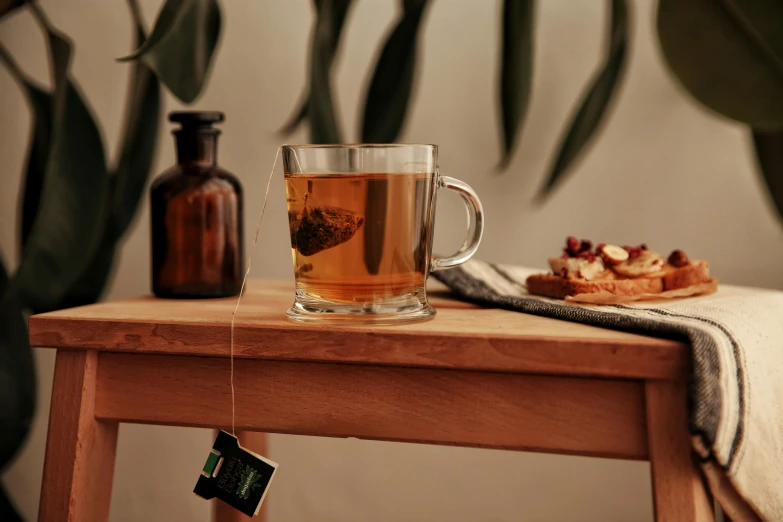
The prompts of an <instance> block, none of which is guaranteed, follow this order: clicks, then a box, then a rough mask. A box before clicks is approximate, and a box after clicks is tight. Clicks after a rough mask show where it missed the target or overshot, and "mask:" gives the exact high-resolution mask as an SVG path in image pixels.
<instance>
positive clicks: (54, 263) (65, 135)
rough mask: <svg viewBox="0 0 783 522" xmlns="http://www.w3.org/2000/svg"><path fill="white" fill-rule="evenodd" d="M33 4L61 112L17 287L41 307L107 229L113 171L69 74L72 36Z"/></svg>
mask: <svg viewBox="0 0 783 522" xmlns="http://www.w3.org/2000/svg"><path fill="white" fill-rule="evenodd" d="M31 5H32V6H33V12H34V13H35V15H36V17H37V19H38V21H39V23H40V25H41V26H42V28H43V29H44V30H45V31H46V35H47V41H48V43H49V51H50V57H51V62H52V76H53V84H54V88H55V94H54V97H53V100H54V111H53V114H54V119H53V122H52V136H51V149H50V152H49V161H48V162H47V166H46V172H45V175H44V182H43V189H42V192H41V201H40V205H39V210H38V213H37V215H36V218H35V221H34V223H33V226H32V230H31V232H30V235H29V237H28V240H27V248H26V249H25V252H24V254H23V257H22V262H21V264H20V266H19V269H18V271H17V273H16V274H15V276H14V278H13V280H12V286H14V287H15V289H16V290H18V292H19V297H20V299H21V301H22V303H23V304H24V305H26V306H29V307H30V308H32V309H33V310H34V311H36V312H37V311H44V310H51V309H53V308H54V307H55V306H56V305H57V303H58V302H60V301H61V300H62V298H63V296H64V295H65V293H66V292H67V290H68V288H69V287H70V285H71V284H72V283H73V282H74V281H75V280H76V278H77V277H78V276H79V275H80V274H81V272H82V270H83V269H84V268H85V266H87V263H88V262H89V261H90V260H91V258H92V255H93V253H94V252H95V249H96V248H97V246H98V244H99V241H100V238H101V235H102V233H103V229H104V224H105V220H104V219H103V218H104V216H105V209H106V206H107V202H108V181H109V177H108V173H107V171H106V162H105V156H104V149H103V142H102V139H101V133H100V130H99V128H98V126H97V124H96V123H95V120H94V119H93V117H92V114H91V113H90V110H89V109H88V108H87V106H86V105H85V103H84V101H83V98H82V96H81V93H80V92H79V90H78V88H77V87H76V85H74V83H73V82H72V81H71V80H70V79H69V77H68V70H69V63H70V58H71V48H72V47H71V43H70V41H69V40H68V39H67V37H65V36H64V35H63V34H61V33H60V32H59V31H57V30H56V29H54V28H53V27H52V26H51V24H49V22H48V20H47V19H46V18H45V16H44V14H43V13H42V12H41V11H40V8H39V7H38V6H37V5H36V4H35V3H33V4H31Z"/></svg>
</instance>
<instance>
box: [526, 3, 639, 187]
mask: <svg viewBox="0 0 783 522" xmlns="http://www.w3.org/2000/svg"><path fill="white" fill-rule="evenodd" d="M611 5H612V12H611V22H610V23H609V42H608V43H609V45H608V46H607V48H606V51H607V53H606V58H605V59H604V63H603V66H602V67H601V69H600V70H599V71H598V73H597V74H596V76H595V77H594V78H593V79H592V81H591V85H590V88H589V89H588V90H587V94H586V95H585V97H584V99H582V101H581V103H580V104H579V109H578V110H577V111H576V113H575V115H574V116H573V118H572V119H571V122H570V124H569V126H568V130H567V131H566V133H565V135H564V137H563V138H562V141H561V143H560V147H559V149H558V152H557V156H556V159H555V163H554V166H553V167H552V170H551V171H550V173H549V176H548V177H547V180H546V183H545V184H544V187H543V188H542V190H541V193H540V194H539V195H538V199H539V201H541V200H543V199H544V198H545V197H546V196H548V195H549V194H550V193H551V192H552V189H553V188H554V187H555V186H556V185H557V184H558V183H559V182H560V181H561V180H562V178H563V177H564V175H565V174H566V173H567V172H568V169H569V167H571V165H572V164H573V162H574V160H575V159H576V158H577V156H578V155H579V154H580V153H581V152H582V151H583V150H584V149H585V147H587V146H588V144H589V143H590V140H591V139H592V138H593V136H594V135H595V133H596V131H597V130H598V127H599V124H600V123H601V121H602V120H603V117H604V115H605V114H606V112H607V109H608V108H609V103H610V102H611V100H612V96H613V95H614V93H615V90H616V88H617V85H618V83H619V82H620V79H621V78H622V76H623V73H624V72H625V55H626V50H627V42H628V31H629V28H628V5H627V3H626V0H611Z"/></svg>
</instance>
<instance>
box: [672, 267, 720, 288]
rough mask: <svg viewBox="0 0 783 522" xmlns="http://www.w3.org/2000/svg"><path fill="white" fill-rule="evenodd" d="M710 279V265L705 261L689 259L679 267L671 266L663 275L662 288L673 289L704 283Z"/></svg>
mask: <svg viewBox="0 0 783 522" xmlns="http://www.w3.org/2000/svg"><path fill="white" fill-rule="evenodd" d="M709 279H710V265H709V264H708V263H707V262H706V261H691V263H690V264H688V265H685V266H683V267H680V268H676V267H671V268H669V269H668V270H666V275H664V276H663V289H664V290H675V289H677V288H685V287H688V286H693V285H697V284H699V283H704V282H706V281H709Z"/></svg>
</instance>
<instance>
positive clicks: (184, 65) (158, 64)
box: [120, 0, 221, 103]
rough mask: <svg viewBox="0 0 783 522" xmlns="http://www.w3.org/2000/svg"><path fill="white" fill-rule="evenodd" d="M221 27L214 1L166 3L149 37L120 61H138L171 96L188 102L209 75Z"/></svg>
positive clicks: (198, 91)
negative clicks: (146, 67) (153, 74)
mask: <svg viewBox="0 0 783 522" xmlns="http://www.w3.org/2000/svg"><path fill="white" fill-rule="evenodd" d="M220 26H221V14H220V4H219V3H218V2H217V0H166V2H165V3H164V4H163V7H161V10H160V12H159V13H158V18H157V19H156V20H155V26H154V27H153V29H152V34H150V36H149V38H147V39H146V40H145V41H144V43H143V44H142V45H141V47H139V48H138V49H137V50H136V51H135V52H133V53H131V54H130V55H128V56H125V57H124V58H120V61H127V60H141V61H142V62H144V63H145V64H146V65H147V66H148V67H149V68H150V69H152V70H153V71H154V72H155V74H156V75H157V77H158V78H159V79H160V81H161V82H162V83H163V84H164V85H165V86H166V87H167V88H168V89H169V90H170V91H171V93H172V94H174V96H176V97H177V98H179V99H180V100H181V101H183V102H185V103H191V102H193V101H194V100H195V99H196V98H197V97H198V96H199V95H200V94H201V92H202V90H203V89H204V85H205V83H206V81H207V77H208V76H209V71H210V66H211V65H212V57H213V55H214V53H215V48H216V47H217V44H218V40H219V38H220Z"/></svg>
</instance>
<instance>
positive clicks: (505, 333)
mask: <svg viewBox="0 0 783 522" xmlns="http://www.w3.org/2000/svg"><path fill="white" fill-rule="evenodd" d="M292 299H293V288H291V287H290V286H289V285H287V284H285V283H279V282H267V281H252V282H251V287H250V290H249V291H248V293H247V295H246V296H245V297H244V298H243V300H242V306H241V307H240V310H239V313H238V314H237V321H236V330H235V356H236V357H238V358H253V359H267V360H298V361H307V362H343V363H352V364H371V365H391V366H413V367H420V368H453V369H464V370H482V371H499V372H521V373H537V374H550V375H580V376H598V377H621V378H639V379H678V380H684V379H685V377H686V375H687V370H688V348H687V346H686V345H684V344H682V343H679V342H675V341H669V340H663V339H652V338H648V337H643V336H639V335H634V334H630V333H624V332H618V331H611V330H604V329H601V328H596V327H592V326H587V325H581V324H577V323H570V322H565V321H558V320H555V319H550V318H545V317H537V316H533V315H528V314H520V313H516V312H510V311H505V310H499V309H492V308H477V307H474V306H473V305H466V304H465V303H460V302H457V301H450V300H448V299H444V298H435V299H433V303H434V304H435V306H436V307H437V308H438V310H439V311H438V314H437V316H436V317H435V318H434V319H433V320H431V321H426V322H422V323H415V324H408V325H397V326H350V325H345V326H342V325H337V326H335V325H329V326H322V325H304V324H300V323H295V322H293V321H290V320H288V319H287V318H286V317H285V310H286V309H287V308H288V306H290V304H291V302H292ZM234 304H235V301H234V299H214V300H195V301H189V300H165V299H155V298H152V297H145V298H137V299H130V300H125V301H116V302H110V303H98V304H95V305H89V306H84V307H79V308H73V309H69V310H61V311H57V312H51V313H48V314H42V315H36V316H33V317H31V318H30V341H31V343H32V345H33V346H39V347H55V348H79V349H88V350H99V351H111V352H134V353H138V352H141V353H162V354H180V355H206V356H227V355H228V353H229V338H230V331H229V326H230V320H231V313H232V311H233V308H234Z"/></svg>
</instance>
